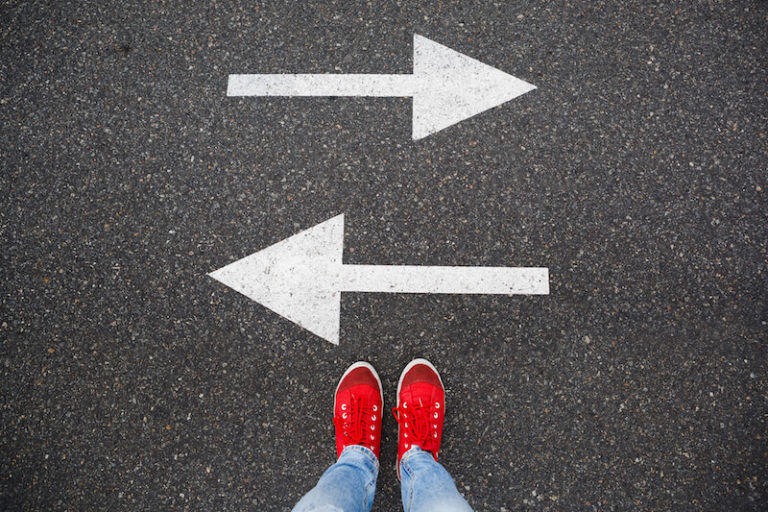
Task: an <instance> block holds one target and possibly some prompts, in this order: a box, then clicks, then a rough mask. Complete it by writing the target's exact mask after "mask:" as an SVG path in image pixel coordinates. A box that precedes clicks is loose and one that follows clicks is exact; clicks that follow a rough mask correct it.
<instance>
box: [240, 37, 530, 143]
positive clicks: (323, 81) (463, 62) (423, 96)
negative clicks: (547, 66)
mask: <svg viewBox="0 0 768 512" xmlns="http://www.w3.org/2000/svg"><path fill="white" fill-rule="evenodd" d="M535 88H536V87H535V86H533V85H531V84H529V83H528V82H525V81H523V80H520V79H519V78H515V77H514V76H512V75H508V74H507V73H504V72H503V71H499V70H498V69H496V68H493V67H491V66H488V65H486V64H483V63H482V62H480V61H477V60H475V59H473V58H470V57H467V56H466V55H463V54H461V53H459V52H456V51H454V50H451V49H450V48H448V47H446V46H443V45H441V44H438V43H436V42H434V41H430V40H429V39H427V38H426V37H422V36H419V35H416V34H414V36H413V74H410V75H405V74H395V75H376V74H365V75H347V74H330V75H322V74H321V75H317V74H299V75H269V74H264V75H229V83H228V85H227V95H228V96H378V97H386V96H399V97H403V96H412V97H413V135H412V137H413V140H417V139H421V138H423V137H426V136H427V135H431V134H433V133H435V132H437V131H440V130H442V129H443V128H447V127H449V126H451V125H453V124H455V123H458V122H459V121H462V120H464V119H467V118H468V117H472V116H474V115H475V114H479V113H480V112H483V111H485V110H488V109H489V108H493V107H495V106H497V105H501V104H502V103H505V102H507V101H509V100H511V99H513V98H516V97H518V96H520V95H521V94H525V93H526V92H528V91H531V90H533V89H535Z"/></svg>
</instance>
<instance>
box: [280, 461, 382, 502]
mask: <svg viewBox="0 0 768 512" xmlns="http://www.w3.org/2000/svg"><path fill="white" fill-rule="evenodd" d="M378 474H379V461H378V459H377V458H376V456H375V455H374V454H373V452H372V451H371V450H369V449H368V448H364V447H362V446H348V447H346V448H345V449H344V451H343V452H341V457H339V460H338V461H337V462H336V464H334V465H333V466H331V467H330V468H328V470H327V471H326V472H325V473H323V476H321V477H320V481H318V482H317V485H316V486H315V487H314V488H313V489H312V490H310V491H309V492H308V493H307V494H305V495H304V497H303V498H301V500H300V501H299V502H298V503H297V504H296V506H295V507H294V508H293V512H310V511H312V512H369V511H370V510H371V505H373V495H374V493H375V491H376V477H377V476H378Z"/></svg>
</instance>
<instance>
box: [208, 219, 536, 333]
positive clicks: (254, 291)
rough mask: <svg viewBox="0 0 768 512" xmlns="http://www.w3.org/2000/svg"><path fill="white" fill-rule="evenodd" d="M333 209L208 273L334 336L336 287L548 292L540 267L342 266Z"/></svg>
mask: <svg viewBox="0 0 768 512" xmlns="http://www.w3.org/2000/svg"><path fill="white" fill-rule="evenodd" d="M343 252H344V215H338V216H336V217H333V218H332V219H329V220H327V221H325V222H322V223H320V224H318V225H316V226H314V227H312V228H310V229H307V230H306V231H302V232H301V233H298V234H296V235H293V236H291V237H289V238H286V239H285V240H283V241H281V242H278V243H276V244H274V245H272V246H270V247H267V248H266V249H262V250H261V251H258V252H256V253H254V254H251V255H250V256H246V257H245V258H243V259H240V260H238V261H235V262H234V263H230V264H229V265H227V266H225V267H222V268H220V269H218V270H216V271H214V272H211V273H210V274H208V275H209V276H211V277H212V278H214V279H216V280H217V281H220V282H221V283H223V284H225V285H227V286H229V287H230V288H232V289H234V290H236V291H238V292H240V293H242V294H243V295H245V296H246V297H248V298H250V299H252V300H255V301H256V302H259V303H260V304H262V305H264V306H266V307H267V308H269V309H271V310H272V311H274V312H275V313H277V314H279V315H282V316H284V317H285V318H287V319H289V320H291V321H292V322H295V323H297V324H298V325H300V326H301V327H303V328H305V329H307V330H308V331H310V332H312V333H314V334H316V335H318V336H320V337H321V338H324V339H326V340H328V341H330V342H331V343H334V344H337V345H338V343H339V325H340V318H339V317H340V312H341V292H342V291H350V292H382V293H467V294H503V295H515V294H532V295H547V294H549V270H548V269H547V268H540V267H429V266H401V265H345V264H343V263H342V254H343Z"/></svg>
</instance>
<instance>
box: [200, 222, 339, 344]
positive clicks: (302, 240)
mask: <svg viewBox="0 0 768 512" xmlns="http://www.w3.org/2000/svg"><path fill="white" fill-rule="evenodd" d="M343 252H344V215H338V216H336V217H333V218H332V219H329V220H327V221H325V222H323V223H320V224H318V225H316V226H314V227H312V228H310V229H308V230H306V231H302V232H301V233H298V234H296V235H293V236H292V237H290V238H286V239H285V240H283V241H282V242H278V243H276V244H274V245H272V246H270V247H267V248H266V249H262V250H261V251H259V252H256V253H254V254H251V255H250V256H246V257H245V258H243V259H241V260H237V261H235V262H234V263H230V264H229V265H227V266H225V267H222V268H220V269H219V270H216V271H215V272H211V273H210V274H208V275H209V276H211V277H212V278H214V279H216V280H217V281H220V282H221V283H223V284H225V285H227V286H229V287H230V288H232V289H234V290H236V291H238V292H240V293H242V294H243V295H245V296H246V297H248V298H250V299H252V300H255V301H256V302H258V303H260V304H262V305H263V306H266V307H267V308H269V309H271V310H272V311H274V312H275V313H277V314H279V315H282V316H284V317H285V318H287V319H288V320H291V321H292V322H295V323H296V324H298V325H300V326H301V327H303V328H305V329H307V330H308V331H310V332H312V333H314V334H316V335H318V336H320V337H321V338H325V339H326V340H328V341H330V342H331V343H334V344H336V345H338V344H339V315H340V309H341V292H340V290H339V284H338V283H339V276H340V274H341V270H342V268H341V267H342V254H343Z"/></svg>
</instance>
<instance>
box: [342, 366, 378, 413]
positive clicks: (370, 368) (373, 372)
mask: <svg viewBox="0 0 768 512" xmlns="http://www.w3.org/2000/svg"><path fill="white" fill-rule="evenodd" d="M358 368H368V369H369V370H371V373H372V374H373V376H374V377H376V382H378V383H379V396H381V409H382V411H383V410H384V388H383V387H382V385H381V379H380V378H379V374H378V373H376V369H375V368H374V367H373V365H371V364H370V363H366V362H365V361H358V362H356V363H353V364H352V366H350V367H349V368H347V371H345V372H344V375H342V376H341V378H340V379H339V383H338V384H336V390H335V391H334V392H333V410H334V411H335V410H336V394H337V393H338V392H339V387H340V386H341V381H343V380H344V377H346V376H347V375H349V374H350V373H351V372H352V371H353V370H356V369H358Z"/></svg>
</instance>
